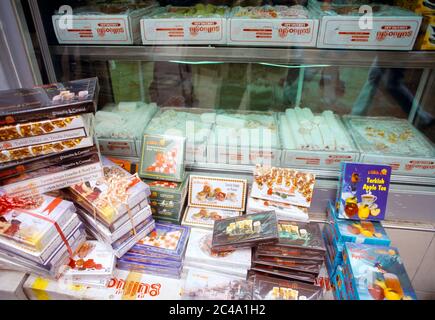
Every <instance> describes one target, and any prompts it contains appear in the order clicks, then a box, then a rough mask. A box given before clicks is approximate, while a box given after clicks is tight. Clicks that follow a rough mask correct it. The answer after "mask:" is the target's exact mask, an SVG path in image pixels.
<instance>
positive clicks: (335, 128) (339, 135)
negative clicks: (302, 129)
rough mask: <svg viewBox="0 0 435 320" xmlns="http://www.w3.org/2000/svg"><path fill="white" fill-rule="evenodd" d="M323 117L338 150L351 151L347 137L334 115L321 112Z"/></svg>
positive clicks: (327, 111)
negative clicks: (332, 134)
mask: <svg viewBox="0 0 435 320" xmlns="http://www.w3.org/2000/svg"><path fill="white" fill-rule="evenodd" d="M323 116H324V117H325V119H326V123H327V124H328V126H329V128H330V129H331V130H332V132H333V133H334V136H335V142H336V146H337V149H338V150H341V151H348V150H352V147H351V144H350V142H349V139H348V137H347V133H346V132H345V131H344V129H343V128H342V127H341V126H340V124H339V123H338V121H337V119H336V118H335V116H334V113H333V112H332V111H330V110H326V111H323Z"/></svg>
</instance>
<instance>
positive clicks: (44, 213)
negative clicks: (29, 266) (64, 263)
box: [0, 195, 75, 251]
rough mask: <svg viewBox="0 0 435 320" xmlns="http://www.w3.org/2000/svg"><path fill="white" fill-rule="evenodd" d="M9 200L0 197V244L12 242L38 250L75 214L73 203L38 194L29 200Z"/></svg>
mask: <svg viewBox="0 0 435 320" xmlns="http://www.w3.org/2000/svg"><path fill="white" fill-rule="evenodd" d="M9 199H10V200H8V199H7V198H5V196H1V198H0V200H1V207H2V212H1V216H0V243H3V241H5V242H4V243H5V244H7V243H9V242H10V241H12V242H14V243H16V244H17V245H21V246H23V247H25V248H27V249H30V250H34V251H42V249H43V248H45V247H46V246H47V245H48V244H49V243H50V242H51V240H52V239H53V238H54V237H56V236H57V235H58V233H59V230H62V229H64V228H65V226H66V225H67V223H68V222H69V221H70V220H71V218H72V217H73V216H74V215H75V207H74V204H73V203H72V202H69V201H65V200H62V199H60V198H53V197H50V196H46V195H42V196H39V197H35V198H33V199H30V200H25V199H16V204H15V205H14V204H13V201H14V200H13V198H9ZM17 201H19V202H17ZM6 205H9V208H8V207H6ZM0 246H1V245H0Z"/></svg>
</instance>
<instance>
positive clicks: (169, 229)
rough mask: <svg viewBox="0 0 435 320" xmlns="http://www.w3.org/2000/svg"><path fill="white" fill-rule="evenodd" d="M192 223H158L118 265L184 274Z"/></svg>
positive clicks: (134, 269) (174, 274)
mask: <svg viewBox="0 0 435 320" xmlns="http://www.w3.org/2000/svg"><path fill="white" fill-rule="evenodd" d="M189 234H190V229H189V227H184V226H176V225H172V224H166V223H156V224H155V229H154V230H153V231H152V232H151V233H150V234H148V235H147V236H146V237H144V238H142V239H141V240H140V241H139V242H138V243H136V244H135V245H134V246H133V247H132V248H131V249H130V250H129V251H128V252H127V253H126V254H125V255H124V256H122V257H121V258H120V259H119V260H118V264H117V266H118V268H119V269H123V270H129V271H136V272H144V273H147V274H155V275H160V276H165V277H172V278H180V277H181V273H182V271H183V261H184V256H185V253H186V247H187V242H188V240H189Z"/></svg>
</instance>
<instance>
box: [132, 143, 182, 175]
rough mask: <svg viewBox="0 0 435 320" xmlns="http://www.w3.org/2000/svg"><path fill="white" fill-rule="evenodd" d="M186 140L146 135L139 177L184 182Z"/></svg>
mask: <svg viewBox="0 0 435 320" xmlns="http://www.w3.org/2000/svg"><path fill="white" fill-rule="evenodd" d="M185 140H186V139H185V138H182V137H178V136H169V135H151V134H145V135H144V138H143V145H142V156H141V160H140V167H139V176H141V177H142V178H146V179H158V180H168V181H176V182H181V181H183V180H184V178H185V171H184V170H185V168H184V158H185V153H186V141H185Z"/></svg>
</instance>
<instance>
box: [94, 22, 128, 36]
mask: <svg viewBox="0 0 435 320" xmlns="http://www.w3.org/2000/svg"><path fill="white" fill-rule="evenodd" d="M124 32H125V30H124V28H123V27H122V26H121V24H120V23H115V22H114V23H103V22H102V23H98V27H97V34H98V35H99V36H100V37H105V36H106V33H112V34H121V33H124Z"/></svg>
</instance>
